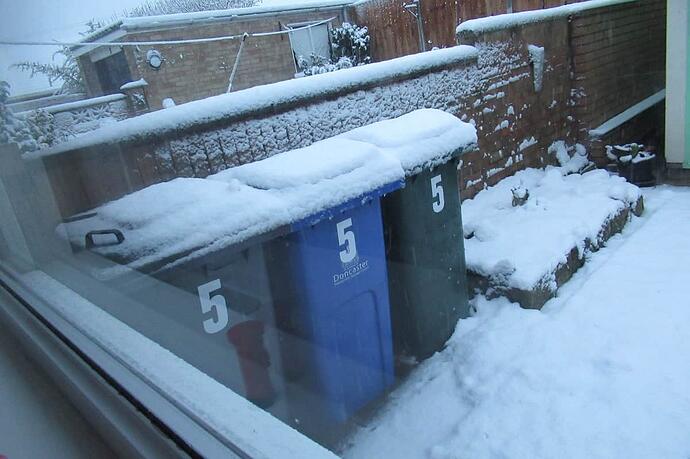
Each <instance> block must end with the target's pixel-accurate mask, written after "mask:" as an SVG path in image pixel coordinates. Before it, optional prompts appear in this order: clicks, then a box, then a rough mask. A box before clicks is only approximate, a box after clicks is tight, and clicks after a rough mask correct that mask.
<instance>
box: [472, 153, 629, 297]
mask: <svg viewBox="0 0 690 459" xmlns="http://www.w3.org/2000/svg"><path fill="white" fill-rule="evenodd" d="M563 154H564V155H565V158H568V159H567V160H563V164H564V165H563V166H561V167H552V166H548V167H546V168H545V169H525V170H522V171H519V172H517V173H516V174H515V175H512V176H510V177H507V178H505V179H503V180H501V181H500V182H499V183H497V184H496V185H495V186H492V187H490V188H488V189H486V190H483V191H481V192H480V193H479V194H478V195H477V196H475V197H474V198H473V199H468V200H466V201H464V202H463V203H462V218H463V231H464V234H465V237H466V238H468V239H466V240H465V254H466V258H467V269H469V270H470V271H472V272H474V273H477V274H480V275H482V276H484V277H491V278H495V279H501V280H500V283H501V284H505V286H506V287H515V288H519V289H524V290H532V289H534V288H537V287H542V288H548V289H549V290H550V291H555V290H556V288H557V286H556V280H555V275H554V272H555V271H556V268H557V267H558V266H559V264H565V263H566V262H567V256H568V253H569V252H570V251H571V250H572V249H573V248H577V249H578V252H579V255H580V257H582V256H584V254H585V253H586V248H588V247H593V248H596V247H597V246H598V245H599V243H600V240H599V239H600V234H599V233H600V232H601V230H602V227H603V226H604V225H605V224H606V222H607V221H609V220H611V219H613V218H614V217H615V216H616V215H618V214H620V213H621V212H622V211H624V210H625V209H626V208H633V207H634V206H635V204H636V203H637V200H638V199H639V197H640V191H639V188H638V187H636V186H634V185H631V184H629V183H628V182H626V181H625V179H623V178H621V177H617V176H613V175H611V174H609V173H608V172H607V171H605V170H603V169H597V170H593V171H590V172H586V173H584V174H577V173H575V174H572V173H570V172H573V171H576V170H578V169H580V168H582V167H584V166H585V165H586V164H587V162H588V160H587V159H586V157H585V156H584V155H580V154H575V155H574V156H573V158H572V159H570V158H569V157H568V153H567V152H565V149H564V148H563ZM569 173H570V175H568V174H569ZM513 190H514V191H513ZM511 191H513V192H511ZM514 193H517V194H518V195H520V196H521V197H525V198H526V202H525V203H524V205H517V206H513V196H514ZM497 282H498V281H497Z"/></svg>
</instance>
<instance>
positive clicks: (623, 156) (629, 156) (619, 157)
mask: <svg viewBox="0 0 690 459" xmlns="http://www.w3.org/2000/svg"><path fill="white" fill-rule="evenodd" d="M643 150H644V145H641V144H637V143H628V144H625V145H606V157H607V158H608V159H610V160H611V161H615V162H617V163H628V162H630V161H632V160H633V159H635V158H636V157H637V155H638V154H640V153H641V152H644V151H643Z"/></svg>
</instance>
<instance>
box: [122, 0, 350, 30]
mask: <svg viewBox="0 0 690 459" xmlns="http://www.w3.org/2000/svg"><path fill="white" fill-rule="evenodd" d="M353 1H354V0H319V1H312V2H310V1H297V2H295V3H290V4H285V3H274V4H270V3H269V4H266V5H259V6H250V7H247V8H230V9H227V10H211V11H196V12H192V13H176V14H164V15H159V16H142V17H134V18H125V19H122V28H124V29H127V30H136V29H148V28H153V27H169V26H176V25H180V24H191V23H198V22H207V21H213V20H231V19H233V18H241V17H242V16H250V15H257V14H270V13H283V12H292V11H298V10H313V9H331V8H338V7H344V6H347V5H350V4H351V3H353Z"/></svg>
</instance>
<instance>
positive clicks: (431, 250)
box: [382, 149, 469, 360]
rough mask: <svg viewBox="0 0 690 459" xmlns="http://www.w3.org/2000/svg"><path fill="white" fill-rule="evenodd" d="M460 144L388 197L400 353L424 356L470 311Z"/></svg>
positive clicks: (393, 316) (387, 233) (385, 200)
mask: <svg viewBox="0 0 690 459" xmlns="http://www.w3.org/2000/svg"><path fill="white" fill-rule="evenodd" d="M461 153H462V149H458V150H457V151H456V152H455V154H454V155H453V156H452V157H451V158H450V159H449V160H448V162H446V163H444V164H441V165H438V166H436V167H431V168H425V169H422V171H421V172H419V173H417V174H414V175H410V176H408V177H407V178H406V185H405V187H404V188H402V189H400V190H397V191H395V192H393V193H390V194H389V195H387V196H386V197H384V198H383V201H382V205H383V222H384V237H385V242H386V256H387V261H388V278H389V291H390V302H391V321H392V325H393V342H394V349H395V354H396V355H398V356H400V355H407V356H411V357H415V358H416V359H418V360H421V359H424V358H427V357H429V356H430V355H432V354H433V353H434V352H436V351H438V350H440V349H441V348H442V347H443V345H444V344H445V342H446V341H447V340H448V338H449V337H450V336H451V334H452V333H453V331H454V329H455V325H456V324H457V322H458V319H461V318H465V317H467V316H468V315H469V306H468V302H467V300H468V299H467V276H466V272H465V249H464V244H463V241H464V238H463V234H462V216H461V214H460V197H459V188H458V170H457V168H458V161H459V156H460V154H461Z"/></svg>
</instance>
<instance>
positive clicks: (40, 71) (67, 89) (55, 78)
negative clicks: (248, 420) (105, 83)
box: [12, 46, 84, 94]
mask: <svg viewBox="0 0 690 459" xmlns="http://www.w3.org/2000/svg"><path fill="white" fill-rule="evenodd" d="M58 56H62V58H60V57H58ZM56 57H57V59H56ZM12 67H14V68H17V69H19V70H22V71H24V72H29V73H30V76H31V77H33V76H34V75H44V76H46V77H48V83H49V84H50V85H51V86H52V85H53V83H60V84H61V86H60V90H59V91H60V93H62V94H70V93H79V92H84V79H83V78H82V75H81V70H80V69H79V65H77V61H76V60H75V59H74V56H73V55H72V53H71V51H70V50H69V47H67V46H63V47H62V48H60V50H58V51H56V52H55V53H54V54H53V59H52V62H51V63H49V64H45V63H43V62H31V61H23V62H19V63H17V64H13V65H12Z"/></svg>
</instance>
